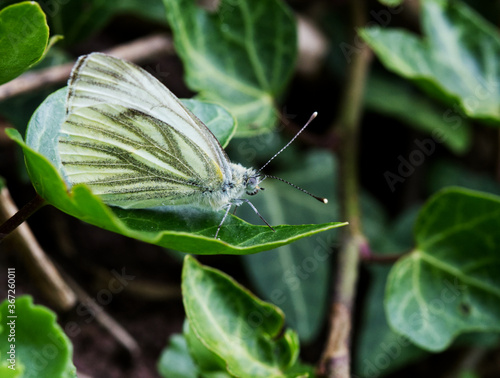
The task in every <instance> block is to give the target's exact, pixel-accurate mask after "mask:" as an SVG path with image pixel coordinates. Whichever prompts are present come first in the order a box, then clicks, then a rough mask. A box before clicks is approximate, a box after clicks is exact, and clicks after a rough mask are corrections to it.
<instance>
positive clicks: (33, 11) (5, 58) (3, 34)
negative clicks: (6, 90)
mask: <svg viewBox="0 0 500 378" xmlns="http://www.w3.org/2000/svg"><path fill="white" fill-rule="evenodd" d="M48 41H49V27H48V26H47V20H46V19H45V14H44V13H43V11H42V8H40V5H38V3H35V2H34V1H25V2H22V3H17V4H13V5H10V6H8V7H6V8H4V9H2V10H1V11H0V56H1V57H2V58H1V59H0V85H1V84H3V83H6V82H8V81H10V80H12V79H14V78H16V77H17V76H19V75H20V74H22V73H23V72H24V71H26V70H27V69H29V68H30V67H31V66H33V65H34V64H35V63H36V62H38V61H39V60H40V59H41V58H42V57H43V54H44V52H45V49H46V48H47V44H48Z"/></svg>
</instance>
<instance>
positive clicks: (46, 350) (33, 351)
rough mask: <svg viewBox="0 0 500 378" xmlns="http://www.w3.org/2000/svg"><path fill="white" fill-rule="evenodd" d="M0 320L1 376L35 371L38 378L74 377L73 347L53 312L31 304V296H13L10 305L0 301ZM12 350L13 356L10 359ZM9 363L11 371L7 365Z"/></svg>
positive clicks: (22, 375)
mask: <svg viewBox="0 0 500 378" xmlns="http://www.w3.org/2000/svg"><path fill="white" fill-rule="evenodd" d="M0 320H1V325H0V353H1V355H2V360H1V361H0V376H1V377H5V378H9V377H24V376H28V375H33V374H35V375H36V376H37V377H40V378H44V377H47V378H53V377H61V378H69V377H74V378H76V368H75V366H74V365H73V362H72V360H71V359H72V354H73V346H72V345H71V342H70V341H69V339H68V337H67V336H66V335H65V333H64V332H63V330H62V329H61V327H60V326H59V325H58V324H57V321H56V314H54V313H53V312H52V311H50V310H49V309H47V308H46V307H43V306H35V305H33V299H32V298H31V297H30V296H26V295H25V296H19V297H17V298H16V299H15V301H14V305H13V304H12V303H9V300H8V299H6V300H4V301H3V302H2V303H1V304H0ZM11 337H14V339H12V338H11ZM12 352H14V354H15V358H13V361H10V360H9V359H10V358H11V353H12ZM7 356H8V357H7ZM13 362H15V370H12V368H9V365H11V364H12V363H13Z"/></svg>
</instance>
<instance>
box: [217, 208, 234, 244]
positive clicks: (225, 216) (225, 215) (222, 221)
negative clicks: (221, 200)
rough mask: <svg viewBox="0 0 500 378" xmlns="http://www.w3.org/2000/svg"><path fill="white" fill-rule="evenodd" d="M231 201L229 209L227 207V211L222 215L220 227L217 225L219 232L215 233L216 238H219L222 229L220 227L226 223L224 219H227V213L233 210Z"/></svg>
mask: <svg viewBox="0 0 500 378" xmlns="http://www.w3.org/2000/svg"><path fill="white" fill-rule="evenodd" d="M231 205H232V204H231V203H229V204H228V205H227V209H226V212H225V213H224V216H223V217H222V220H221V222H220V224H219V227H217V232H216V233H215V239H217V236H219V231H220V228H221V227H222V223H224V221H225V220H226V218H227V214H229V210H231Z"/></svg>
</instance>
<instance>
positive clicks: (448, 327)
mask: <svg viewBox="0 0 500 378" xmlns="http://www.w3.org/2000/svg"><path fill="white" fill-rule="evenodd" d="M499 227H500V197H498V196H494V195H489V194H484V193H481V192H474V191H471V190H465V189H458V188H454V189H445V190H443V191H441V192H439V193H438V194H436V195H435V196H433V197H432V198H431V199H430V200H429V202H428V203H427V204H426V206H425V207H424V208H423V209H422V210H421V212H420V214H419V216H418V219H417V222H416V226H415V231H414V233H415V239H416V247H415V249H414V250H413V251H412V252H411V253H410V254H409V255H408V256H406V257H404V258H402V259H400V260H399V261H398V262H397V263H396V264H395V265H394V267H393V268H392V270H391V272H390V274H389V278H388V282H387V288H386V300H385V311H386V315H387V318H388V321H389V324H390V326H391V327H392V328H393V329H394V330H395V331H396V332H398V333H401V334H403V335H406V336H407V337H408V338H409V339H410V340H411V341H412V342H413V343H415V344H417V345H419V346H420V347H422V348H424V349H427V350H431V351H440V350H443V349H445V348H446V347H447V346H448V345H450V343H451V342H452V340H453V339H454V338H455V337H456V336H458V335H459V334H462V333H465V332H472V331H478V332H499V331H500V277H499V275H498V271H499V269H500V255H499V254H498V251H499V250H500V233H499V232H498V229H499Z"/></svg>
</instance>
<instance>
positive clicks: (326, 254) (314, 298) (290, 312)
mask: <svg viewBox="0 0 500 378" xmlns="http://www.w3.org/2000/svg"><path fill="white" fill-rule="evenodd" d="M277 176H279V177H282V178H284V179H286V180H288V181H290V182H292V183H294V184H296V185H298V186H300V187H302V188H304V189H307V190H308V191H310V192H312V193H315V194H317V195H320V196H325V197H327V198H329V199H330V201H329V202H328V204H326V205H325V204H322V203H319V202H317V201H316V200H314V199H313V198H310V197H309V196H307V195H306V194H304V193H302V192H300V191H298V190H297V189H295V188H293V187H291V186H289V185H286V184H284V183H282V182H279V181H276V180H272V179H267V180H266V181H264V182H263V183H262V186H263V187H264V188H265V189H266V190H265V192H264V194H265V195H264V196H259V197H255V198H252V203H254V205H255V206H256V207H257V208H258V209H263V210H262V211H261V214H265V215H264V217H265V218H266V220H267V221H268V222H271V223H272V224H280V223H283V222H285V221H288V222H324V221H325V220H328V219H331V217H335V216H338V214H339V209H338V204H337V201H335V196H336V194H335V189H336V188H335V178H336V162H335V161H334V159H333V156H332V155H331V154H330V153H328V152H324V151H321V152H319V151H318V152H314V153H311V154H309V155H307V156H305V157H302V163H301V165H300V166H297V167H296V169H295V170H294V171H291V172H290V171H288V172H282V173H281V172H280V173H277ZM238 211H239V212H240V214H241V213H243V214H245V216H247V217H251V216H253V217H255V215H252V214H251V212H252V211H251V209H245V208H242V209H241V210H238ZM249 219H251V218H249ZM335 240H336V233H335V232H334V231H329V232H325V233H322V234H321V235H317V236H316V237H314V238H307V239H304V240H300V241H298V242H296V243H293V244H290V245H287V246H284V247H281V248H278V249H276V250H272V251H267V252H265V253H259V254H256V255H252V256H244V263H245V268H246V270H247V273H248V275H249V276H250V278H251V280H252V283H253V285H254V286H255V288H256V290H257V292H258V294H259V295H261V296H262V297H263V298H264V299H266V300H268V301H270V302H272V303H273V304H275V305H277V306H279V307H280V308H281V309H282V310H283V311H284V313H285V314H286V319H287V322H288V324H289V325H290V327H292V328H294V329H295V330H297V333H298V334H299V336H300V339H301V341H303V342H308V341H311V340H313V339H314V338H315V337H316V335H317V333H318V332H319V330H320V329H321V328H322V325H323V319H324V316H325V313H326V304H327V303H328V288H329V275H330V266H329V265H330V264H329V263H328V262H329V261H331V260H330V257H331V254H332V252H333V250H332V248H331V246H332V244H334V243H333V242H334V241H335Z"/></svg>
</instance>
